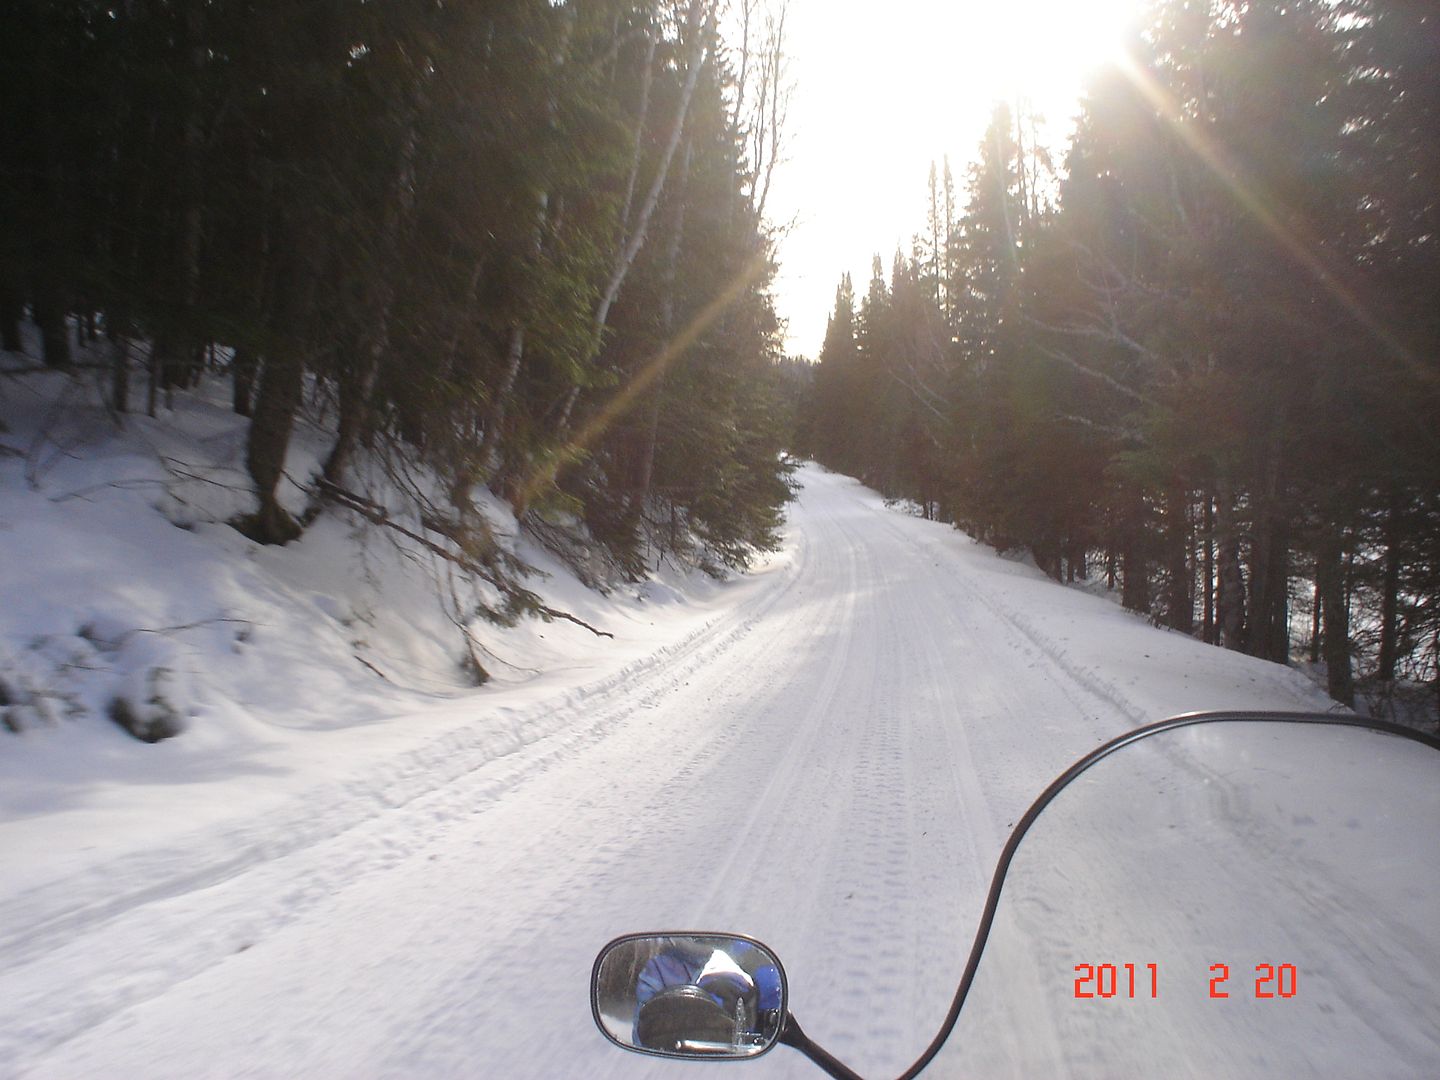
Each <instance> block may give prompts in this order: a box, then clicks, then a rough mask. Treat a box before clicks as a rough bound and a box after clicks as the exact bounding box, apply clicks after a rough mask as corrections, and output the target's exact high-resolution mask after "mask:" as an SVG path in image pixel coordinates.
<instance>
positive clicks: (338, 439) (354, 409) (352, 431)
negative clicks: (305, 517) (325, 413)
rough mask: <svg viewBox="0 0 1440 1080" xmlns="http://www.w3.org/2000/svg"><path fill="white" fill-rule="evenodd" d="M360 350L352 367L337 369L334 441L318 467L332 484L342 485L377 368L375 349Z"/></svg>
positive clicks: (365, 418) (366, 414)
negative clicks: (373, 351)
mask: <svg viewBox="0 0 1440 1080" xmlns="http://www.w3.org/2000/svg"><path fill="white" fill-rule="evenodd" d="M378 347H379V346H378V345H377V346H375V348H378ZM360 352H361V354H362V355H361V357H360V358H359V362H358V365H357V366H356V368H355V369H354V370H342V371H341V372H340V376H339V399H340V401H339V419H338V422H337V424H336V431H335V443H334V445H333V446H331V447H330V453H329V454H328V455H327V456H326V458H325V464H324V466H323V467H322V469H321V475H323V476H324V477H325V479H326V480H328V481H329V482H330V483H332V484H334V485H335V486H336V487H341V486H343V483H344V480H345V469H346V467H347V466H348V465H349V464H350V455H351V453H352V452H353V451H354V449H355V443H356V442H357V441H358V440H359V438H360V434H361V432H362V431H363V430H364V428H365V426H366V424H367V423H368V420H369V412H370V397H371V395H372V394H373V393H374V391H375V377H376V374H377V373H378V372H379V368H380V363H379V355H378V353H372V349H371V348H363V349H361V350H360Z"/></svg>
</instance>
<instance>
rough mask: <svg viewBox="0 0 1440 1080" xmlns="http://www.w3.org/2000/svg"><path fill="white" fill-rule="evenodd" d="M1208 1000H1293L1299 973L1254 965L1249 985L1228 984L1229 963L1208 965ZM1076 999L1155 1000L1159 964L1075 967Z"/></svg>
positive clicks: (1287, 968) (1246, 981)
mask: <svg viewBox="0 0 1440 1080" xmlns="http://www.w3.org/2000/svg"><path fill="white" fill-rule="evenodd" d="M1209 974H1210V997H1211V998H1213V999H1215V1000H1217V1001H1218V1000H1223V999H1225V998H1228V997H1230V996H1231V994H1232V992H1233V993H1235V994H1236V995H1238V996H1240V997H1246V996H1250V995H1247V994H1246V990H1249V991H1251V993H1252V994H1253V996H1254V997H1256V998H1262V999H1263V998H1293V997H1294V996H1295V995H1296V994H1297V993H1298V992H1299V986H1300V973H1299V971H1298V970H1297V969H1296V967H1295V965H1294V964H1256V965H1255V972H1254V979H1253V982H1252V980H1251V979H1250V977H1249V976H1245V977H1244V978H1243V979H1242V978H1240V977H1236V978H1235V983H1236V985H1235V986H1233V987H1232V985H1231V979H1232V976H1231V972H1230V965H1229V964H1211V965H1210V973H1209ZM1074 996H1075V997H1076V998H1122V999H1126V1000H1131V1001H1133V1000H1135V999H1137V998H1158V997H1159V996H1160V965H1159V964H1076V965H1075V989H1074Z"/></svg>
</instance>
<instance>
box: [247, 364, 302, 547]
mask: <svg viewBox="0 0 1440 1080" xmlns="http://www.w3.org/2000/svg"><path fill="white" fill-rule="evenodd" d="M304 384H305V365H304V362H303V360H302V359H301V356H300V351H299V349H297V348H295V347H294V346H293V345H291V346H288V347H286V348H283V349H275V350H274V351H272V352H271V353H270V355H268V356H267V357H266V358H265V369H264V371H263V372H262V373H261V376H260V393H259V394H258V395H257V397H256V399H255V416H254V419H253V420H251V422H250V440H249V443H248V445H247V446H246V449H245V466H246V468H247V469H249V470H250V479H251V480H253V481H254V483H255V497H256V498H257V499H258V500H259V502H260V507H259V509H258V510H257V511H256V512H255V514H254V515H253V516H252V517H250V518H248V519H247V520H246V521H245V522H244V523H243V524H242V527H241V531H242V532H244V533H245V534H246V535H247V536H249V537H250V538H251V539H252V540H256V541H258V542H260V543H262V544H285V543H288V542H289V541H291V540H294V539H296V538H297V537H298V536H299V535H300V526H299V525H298V524H296V522H295V519H294V518H292V517H291V516H290V514H289V513H288V512H287V511H286V510H285V508H284V507H282V506H281V505H280V503H279V501H278V500H277V499H276V497H275V488H276V487H277V486H278V485H279V483H280V478H281V476H282V475H283V474H284V471H285V454H286V451H287V450H288V449H289V447H290V433H291V430H292V429H293V428H294V425H295V411H296V409H298V408H299V405H300V396H301V391H302V389H303V388H304Z"/></svg>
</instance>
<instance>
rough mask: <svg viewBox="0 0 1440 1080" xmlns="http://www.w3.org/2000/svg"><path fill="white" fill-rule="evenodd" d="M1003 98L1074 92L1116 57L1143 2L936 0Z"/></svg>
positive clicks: (982, 77)
mask: <svg viewBox="0 0 1440 1080" xmlns="http://www.w3.org/2000/svg"><path fill="white" fill-rule="evenodd" d="M935 7H936V9H937V10H941V9H943V10H944V12H945V15H944V18H945V19H946V21H947V22H949V23H950V25H951V27H952V28H953V32H954V33H955V34H957V35H961V36H962V38H963V39H965V40H967V41H968V45H969V48H967V50H966V52H967V53H968V55H969V56H970V57H971V58H972V59H973V61H974V63H975V65H976V69H977V70H976V71H975V73H974V74H975V76H976V77H977V81H983V82H984V83H986V84H988V85H989V86H991V87H992V88H993V93H994V95H995V96H996V97H1002V98H1013V97H1015V96H1024V97H1029V98H1033V99H1035V100H1037V101H1039V100H1045V99H1053V98H1056V97H1060V96H1069V95H1072V94H1073V93H1074V92H1075V90H1076V89H1077V88H1078V87H1079V85H1080V83H1081V82H1082V81H1083V79H1084V78H1085V76H1086V75H1088V74H1089V73H1090V72H1092V71H1093V70H1095V69H1096V68H1098V67H1100V66H1102V65H1103V64H1105V63H1106V62H1107V61H1110V60H1112V59H1116V58H1117V57H1118V56H1119V53H1120V44H1121V42H1122V40H1123V37H1124V30H1125V26H1126V23H1127V22H1128V21H1129V20H1130V19H1131V18H1132V17H1133V16H1134V13H1135V10H1136V7H1137V0H985V2H983V3H976V2H962V3H954V2H953V0H936V2H935Z"/></svg>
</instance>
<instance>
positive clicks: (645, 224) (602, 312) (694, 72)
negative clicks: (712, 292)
mask: <svg viewBox="0 0 1440 1080" xmlns="http://www.w3.org/2000/svg"><path fill="white" fill-rule="evenodd" d="M709 6H710V5H709V2H708V0H690V10H689V13H688V15H687V17H686V37H687V40H688V42H689V53H688V55H687V57H686V67H685V82H684V84H683V85H682V86H681V89H680V97H679V100H678V101H677V102H676V104H675V119H674V121H673V122H672V124H671V126H670V133H669V136H668V137H667V138H666V140H665V147H664V149H663V151H662V152H661V155H660V161H659V164H658V166H657V168H656V170H655V176H654V178H653V179H652V180H651V182H650V190H649V191H648V192H647V193H646V195H645V201H644V202H643V203H642V204H641V206H640V211H639V213H638V215H637V216H636V219H635V224H634V228H633V230H632V231H631V233H630V235H629V236H628V237H626V238H625V239H624V241H623V242H622V243H621V244H620V245H619V247H618V249H617V250H616V253H615V262H614V264H613V265H612V267H611V270H610V279H609V281H607V282H606V284H605V289H604V291H603V292H602V293H601V295H600V301H599V303H598V304H597V305H596V306H595V318H594V320H593V325H592V330H593V334H592V339H593V341H594V343H595V345H596V346H597V347H598V345H599V342H600V336H601V334H602V332H603V331H604V329H605V324H606V322H607V320H608V319H609V318H610V308H611V306H612V305H613V304H614V303H615V298H616V297H617V296H619V294H620V287H621V286H622V285H623V284H624V283H625V278H626V276H627V275H628V274H629V273H630V267H631V266H632V265H633V264H634V262H635V257H636V256H637V255H638V254H639V253H640V249H641V248H642V247H643V246H644V245H645V236H646V233H647V232H648V231H649V228H650V218H651V216H652V215H653V214H654V212H655V207H656V205H657V204H658V203H659V201H660V193H661V192H662V191H663V190H664V188H665V179H666V176H667V175H668V174H669V172H670V163H671V161H672V160H674V157H675V150H676V148H677V147H678V146H679V145H680V135H681V132H682V131H683V130H684V127H685V120H686V118H687V117H688V116H689V115H690V100H691V98H692V97H693V96H694V94H695V84H696V83H697V82H698V81H699V78H700V68H701V67H702V65H703V62H704V59H705V37H706V36H705V35H704V34H702V33H701V32H700V23H701V17H702V16H704V15H706V13H707V10H708V8H709ZM579 396H580V387H579V385H578V384H577V385H576V386H574V387H572V388H571V389H570V392H569V393H568V394H566V395H565V402H564V404H563V406H562V407H561V409H560V418H559V422H558V424H557V427H558V428H559V430H560V431H561V432H564V431H565V430H566V429H567V428H568V427H569V426H570V414H571V412H572V411H573V410H574V408H575V401H576V399H577V398H578V397H579Z"/></svg>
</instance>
